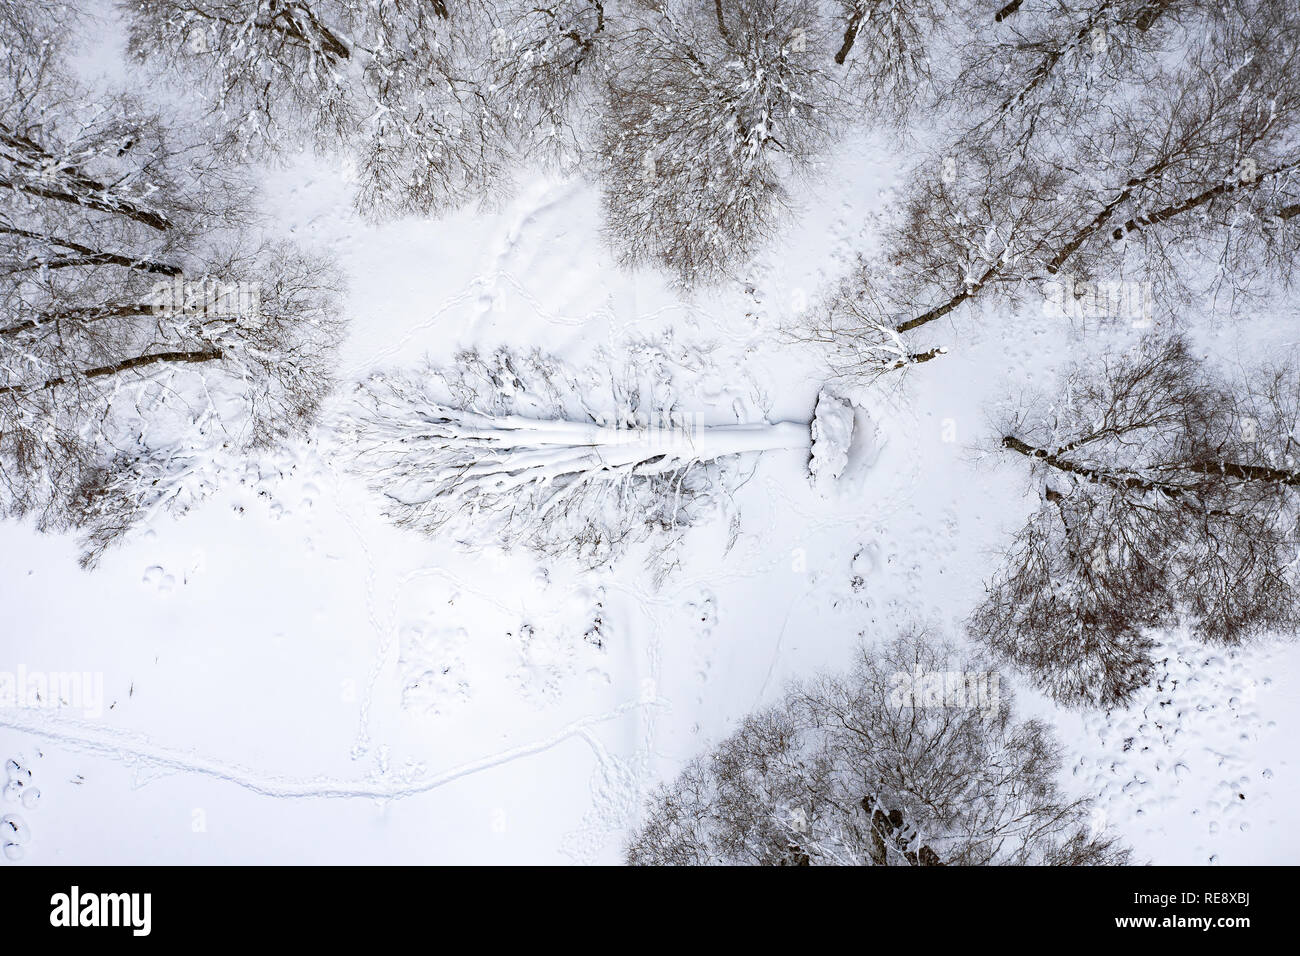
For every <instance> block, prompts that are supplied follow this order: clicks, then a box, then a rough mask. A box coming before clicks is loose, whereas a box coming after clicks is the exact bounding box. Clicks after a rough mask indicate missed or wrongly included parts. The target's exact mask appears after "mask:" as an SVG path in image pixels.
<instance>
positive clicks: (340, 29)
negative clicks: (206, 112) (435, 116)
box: [122, 0, 439, 155]
mask: <svg viewBox="0 0 1300 956" xmlns="http://www.w3.org/2000/svg"><path fill="white" fill-rule="evenodd" d="M433 6H439V4H433ZM122 9H123V12H124V13H125V14H126V15H127V16H128V17H129V23H130V36H129V49H130V51H131V53H132V54H133V55H135V56H136V57H137V58H139V59H141V60H154V59H156V60H159V61H162V62H165V63H167V64H168V65H170V66H172V67H174V68H176V69H177V70H178V71H179V72H181V73H182V74H184V75H186V76H188V77H193V78H196V79H198V80H199V81H200V85H199V87H198V89H199V92H200V93H202V94H203V95H204V96H206V97H207V98H208V101H209V106H210V109H211V111H212V113H213V114H214V115H215V118H216V119H217V120H218V129H219V130H220V132H221V133H222V135H223V141H224V144H225V145H226V146H228V147H231V148H236V149H240V150H243V149H250V150H252V151H254V152H255V153H257V154H259V155H264V154H265V153H266V152H267V151H268V150H271V151H273V150H276V149H279V148H281V147H283V146H285V145H290V144H295V143H297V142H301V141H302V140H304V139H306V140H308V141H312V140H314V141H316V142H320V143H326V144H330V143H334V142H337V141H340V140H343V139H346V138H347V137H348V136H349V135H351V133H352V130H353V129H354V128H355V127H356V126H357V125H359V123H360V122H361V120H362V118H363V117H364V116H365V112H364V109H363V106H362V103H361V102H360V101H359V100H358V98H357V94H356V90H355V87H354V76H355V72H356V64H355V62H354V60H355V54H356V52H357V50H356V46H355V41H354V40H353V38H352V34H353V33H354V31H356V30H357V29H358V28H359V27H360V25H361V20H360V19H359V17H360V11H362V10H364V9H365V7H363V6H360V5H356V4H348V3H342V2H337V0H139V2H137V0H130V2H123V3H122Z"/></svg>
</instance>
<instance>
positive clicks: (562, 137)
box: [485, 0, 619, 160]
mask: <svg viewBox="0 0 1300 956" xmlns="http://www.w3.org/2000/svg"><path fill="white" fill-rule="evenodd" d="M610 6H611V8H613V4H610ZM605 7H606V4H605V3H604V2H603V0H550V2H543V3H538V2H535V0H511V2H504V3H492V4H489V5H488V6H487V8H486V11H485V15H486V18H487V25H488V29H489V30H490V31H491V54H490V57H489V58H488V62H489V69H490V72H491V77H492V84H491V85H492V89H493V90H494V91H495V93H496V95H497V96H498V98H499V100H500V104H501V105H500V111H501V112H502V113H503V114H504V115H505V117H506V122H507V125H508V127H509V128H510V131H511V141H512V142H514V143H515V144H516V148H517V149H518V151H519V152H520V153H521V154H523V155H526V156H538V157H540V158H542V159H559V160H572V159H575V158H576V157H578V156H579V155H580V154H581V153H583V152H584V151H585V149H586V148H587V137H588V135H589V134H590V125H591V124H590V123H589V122H588V121H587V120H586V118H585V117H586V116H587V115H589V114H590V113H591V112H592V111H594V110H595V109H596V108H597V107H598V105H599V103H598V95H599V88H598V84H599V82H600V81H601V79H602V77H603V76H604V71H605V67H606V64H607V60H608V56H607V54H608V49H609V45H610V42H611V37H612V36H613V34H614V33H615V32H616V31H617V30H618V28H619V27H618V23H617V21H616V20H615V21H613V22H611V19H608V18H607V14H606V9H605Z"/></svg>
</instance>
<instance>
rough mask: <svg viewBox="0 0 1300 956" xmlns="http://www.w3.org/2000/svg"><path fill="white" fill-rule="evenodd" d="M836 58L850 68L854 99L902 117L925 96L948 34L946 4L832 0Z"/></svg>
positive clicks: (870, 110) (872, 110) (880, 113)
mask: <svg viewBox="0 0 1300 956" xmlns="http://www.w3.org/2000/svg"><path fill="white" fill-rule="evenodd" d="M828 16H829V18H830V21H831V24H832V25H833V26H832V27H831V28H830V29H831V30H832V35H834V33H835V32H839V31H842V32H839V42H838V44H832V45H833V46H834V47H835V52H834V55H833V57H832V58H833V59H834V61H835V63H836V64H837V65H839V66H842V67H844V68H845V70H846V71H847V78H846V79H847V85H848V88H849V91H850V94H849V95H851V96H852V98H853V100H854V101H855V102H856V103H860V104H861V109H862V110H863V111H864V112H865V113H866V114H867V115H870V116H872V117H876V118H882V119H895V120H897V119H902V118H903V117H905V116H906V115H907V114H908V113H910V112H911V111H912V110H913V109H914V108H915V107H916V106H917V105H918V104H919V103H920V102H921V101H923V100H924V99H926V98H928V97H927V96H926V92H927V87H929V86H930V84H931V82H932V80H933V74H934V68H933V60H934V55H935V52H936V49H935V48H936V45H939V44H937V43H936V41H937V40H940V39H946V34H947V32H948V31H947V29H946V25H947V18H946V17H945V11H944V7H943V5H942V4H937V3H934V2H932V0H831V2H830V4H829V10H828Z"/></svg>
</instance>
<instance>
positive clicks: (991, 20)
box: [950, 0, 1240, 149]
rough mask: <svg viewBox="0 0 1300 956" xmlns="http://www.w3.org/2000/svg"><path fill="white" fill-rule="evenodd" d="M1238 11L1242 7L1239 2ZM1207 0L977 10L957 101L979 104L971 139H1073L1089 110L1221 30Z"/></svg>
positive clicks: (1020, 142)
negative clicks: (1167, 57)
mask: <svg viewBox="0 0 1300 956" xmlns="http://www.w3.org/2000/svg"><path fill="white" fill-rule="evenodd" d="M1236 5H1237V6H1240V4H1236ZM1224 6H1225V5H1224V4H1219V3H1213V2H1206V0H1013V2H1010V3H1007V4H1005V5H1003V6H1001V7H1000V8H998V9H997V10H996V12H994V11H993V10H991V9H989V8H984V9H981V10H980V11H979V21H978V22H976V23H973V24H972V27H973V35H972V40H973V42H970V43H969V44H967V45H966V56H965V59H964V62H963V63H962V68H961V70H960V72H959V75H958V76H957V77H956V81H955V84H954V88H953V89H952V90H951V91H950V95H953V96H956V97H959V98H960V99H961V100H962V102H964V103H970V102H972V101H973V102H974V103H977V104H979V108H978V109H977V110H976V111H975V115H976V116H977V117H978V122H977V123H975V124H970V125H971V128H970V129H969V130H968V131H967V132H965V133H964V134H963V138H964V139H972V138H981V137H987V136H991V135H995V134H1001V135H1002V137H1003V141H1004V143H1006V144H1015V145H1017V146H1018V147H1019V148H1022V149H1024V148H1028V145H1029V144H1028V140H1029V139H1030V138H1031V137H1033V136H1035V135H1038V136H1043V135H1044V134H1046V135H1047V136H1050V137H1057V136H1060V135H1063V134H1064V135H1067V136H1068V135H1069V134H1070V131H1071V128H1072V127H1076V126H1077V125H1078V124H1079V122H1080V120H1081V119H1085V118H1086V116H1087V112H1088V111H1089V110H1090V109H1092V108H1095V107H1097V106H1098V105H1099V104H1104V103H1105V102H1106V101H1107V99H1108V98H1109V97H1110V96H1112V95H1113V94H1114V93H1115V92H1116V91H1117V90H1118V89H1120V88H1122V87H1123V86H1124V85H1125V84H1128V83H1131V82H1132V78H1133V77H1135V76H1142V75H1143V74H1145V73H1146V71H1148V70H1149V69H1151V68H1152V67H1153V66H1154V64H1155V63H1156V62H1157V60H1158V58H1159V57H1160V56H1162V55H1163V54H1165V53H1167V52H1169V51H1170V50H1172V49H1178V48H1181V47H1186V46H1188V45H1195V43H1196V42H1197V41H1198V40H1200V39H1203V37H1204V36H1205V35H1206V34H1207V32H1209V31H1213V30H1216V29H1217V28H1218V27H1219V26H1220V25H1221V23H1222V21H1223V19H1224V15H1223V13H1222V9H1223V7H1224Z"/></svg>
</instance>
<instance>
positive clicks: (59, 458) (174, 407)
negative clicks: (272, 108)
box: [0, 20, 339, 562]
mask: <svg viewBox="0 0 1300 956" xmlns="http://www.w3.org/2000/svg"><path fill="white" fill-rule="evenodd" d="M28 26H29V28H30V29H31V31H32V32H31V33H29V34H27V35H24V36H22V37H19V38H17V40H16V42H14V43H13V46H14V48H16V49H22V50H23V51H28V53H29V55H27V56H25V57H17V58H14V59H12V60H10V62H9V63H8V65H7V72H6V73H5V75H4V80H5V85H6V92H5V98H4V103H5V105H4V107H3V108H0V303H3V311H4V320H3V324H0V499H2V503H0V507H2V508H3V512H4V513H5V514H10V515H25V514H32V515H35V516H36V518H37V521H38V524H39V525H40V526H41V527H50V528H64V527H77V528H81V529H82V530H83V531H86V532H87V533H88V534H89V535H90V536H91V538H92V539H93V540H92V542H91V548H90V550H89V551H88V553H87V561H88V562H90V561H93V559H94V557H95V556H96V555H97V554H98V552H99V550H100V549H101V548H102V546H103V545H104V544H106V543H107V542H108V541H109V540H111V539H112V538H113V537H114V535H113V534H108V533H106V531H105V529H104V528H103V527H98V526H97V525H96V522H97V521H98V520H99V516H100V510H99V509H100V506H99V504H98V502H99V501H100V496H101V491H102V489H104V488H105V487H108V486H111V485H113V484H114V482H116V481H117V479H118V478H119V477H120V476H121V474H122V467H125V463H128V462H134V461H141V460H150V461H156V460H159V459H160V458H164V457H166V456H167V455H168V454H172V453H174V454H175V455H177V456H179V457H181V458H185V459H187V460H191V461H199V460H203V459H204V458H205V454H204V451H203V450H204V449H207V450H209V451H210V450H211V449H212V448H214V447H222V446H224V447H227V448H230V449H232V450H239V449H244V448H249V447H258V446H265V445H267V444H269V443H271V442H274V441H276V440H278V439H280V438H282V437H284V436H285V435H287V434H289V433H292V432H294V431H297V430H300V429H301V428H302V427H303V426H304V425H305V424H307V423H309V422H310V421H311V419H312V418H313V416H314V415H315V412H316V408H317V406H318V403H319V401H320V399H321V397H322V395H323V394H324V392H325V390H326V389H327V387H328V384H329V363H330V354H331V352H332V350H333V347H334V345H335V344H336V342H337V339H338V334H339V329H338V323H337V320H336V319H335V318H334V304H333V302H334V290H333V288H332V283H331V282H330V281H329V280H328V279H327V278H326V277H325V275H326V274H325V273H324V271H323V266H322V264H321V263H319V262H317V261H316V260H313V259H311V258H309V257H307V256H304V255H303V254H302V253H300V252H297V251H295V250H293V249H290V248H287V247H282V246H276V245H271V244H263V243H260V242H258V241H256V240H254V239H253V238H252V237H251V236H250V235H249V229H248V221H247V217H246V216H245V214H244V211H243V210H244V208H245V205H246V200H247V191H246V190H244V189H243V188H242V187H241V185H240V184H239V183H238V182H237V181H235V180H233V179H232V178H231V177H229V176H224V175H221V174H220V172H219V170H217V169H214V168H213V167H212V166H211V165H210V163H209V162H208V154H207V152H206V150H205V149H204V145H203V144H202V143H195V142H190V141H187V140H186V138H185V136H184V135H182V134H181V132H180V131H178V130H177V129H176V128H174V127H172V126H170V125H169V124H168V123H167V122H166V121H165V120H164V119H163V118H162V117H160V116H159V115H157V114H155V113H152V112H149V111H147V110H145V109H143V108H142V107H141V106H139V105H138V104H136V103H135V102H133V101H132V100H130V99H129V98H122V97H116V98H115V97H99V98H98V99H94V98H91V97H89V96H87V95H86V94H85V93H84V92H83V91H81V90H80V89H78V88H77V86H76V85H75V84H74V83H72V82H71V81H70V80H69V79H68V78H67V76H66V75H65V72H64V71H63V69H62V65H61V62H60V60H59V57H58V44H57V43H53V42H45V40H44V38H49V37H53V36H55V35H56V31H55V29H54V22H53V20H46V21H43V22H41V21H37V20H31V21H29V23H28ZM207 457H209V458H210V457H211V456H210V455H207ZM114 510H115V511H116V515H115V517H114V518H113V519H112V521H110V522H108V523H109V524H111V525H113V526H114V527H116V528H118V529H124V528H125V527H127V526H129V525H130V524H131V523H132V521H133V520H134V519H136V518H139V517H140V516H141V515H142V513H143V512H142V511H140V510H138V509H137V510H134V511H133V510H130V509H127V508H125V506H123V505H121V504H119V505H117V506H115V509H114Z"/></svg>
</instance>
